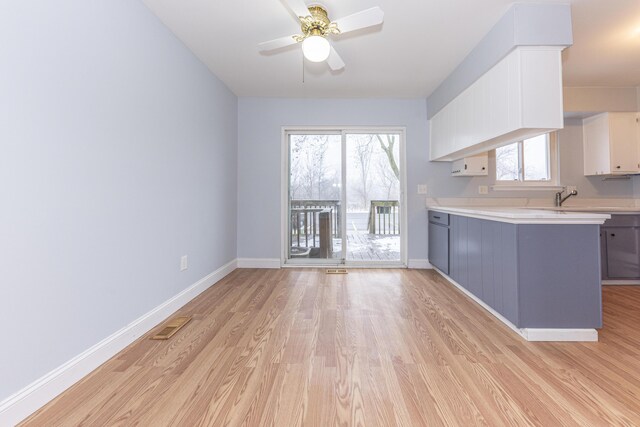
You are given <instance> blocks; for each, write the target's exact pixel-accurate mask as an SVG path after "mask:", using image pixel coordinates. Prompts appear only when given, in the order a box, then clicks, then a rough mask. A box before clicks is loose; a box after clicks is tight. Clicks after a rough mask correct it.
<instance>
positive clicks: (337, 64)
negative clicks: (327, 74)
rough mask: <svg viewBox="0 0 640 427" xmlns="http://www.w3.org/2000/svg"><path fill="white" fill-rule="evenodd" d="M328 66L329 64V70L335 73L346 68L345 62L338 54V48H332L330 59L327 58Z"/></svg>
mask: <svg viewBox="0 0 640 427" xmlns="http://www.w3.org/2000/svg"><path fill="white" fill-rule="evenodd" d="M327 64H329V68H331V69H332V70H333V71H340V70H342V69H343V68H344V61H343V60H342V58H340V55H338V52H336V48H335V47H333V46H331V52H330V53H329V57H328V58H327Z"/></svg>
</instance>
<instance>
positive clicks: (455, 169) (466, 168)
mask: <svg viewBox="0 0 640 427" xmlns="http://www.w3.org/2000/svg"><path fill="white" fill-rule="evenodd" d="M488 174H489V154H488V153H482V154H476V155H475V156H470V157H465V158H462V159H459V160H455V161H453V162H451V175H453V176H487V175H488Z"/></svg>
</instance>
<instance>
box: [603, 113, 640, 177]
mask: <svg viewBox="0 0 640 427" xmlns="http://www.w3.org/2000/svg"><path fill="white" fill-rule="evenodd" d="M609 144H610V150H611V173H634V172H637V171H638V169H639V168H638V163H639V162H638V122H636V113H609Z"/></svg>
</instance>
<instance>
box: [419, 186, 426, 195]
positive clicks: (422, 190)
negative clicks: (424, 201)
mask: <svg viewBox="0 0 640 427" xmlns="http://www.w3.org/2000/svg"><path fill="white" fill-rule="evenodd" d="M418 194H427V184H418Z"/></svg>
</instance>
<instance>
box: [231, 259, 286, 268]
mask: <svg viewBox="0 0 640 427" xmlns="http://www.w3.org/2000/svg"><path fill="white" fill-rule="evenodd" d="M238 268H280V258H238Z"/></svg>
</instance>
